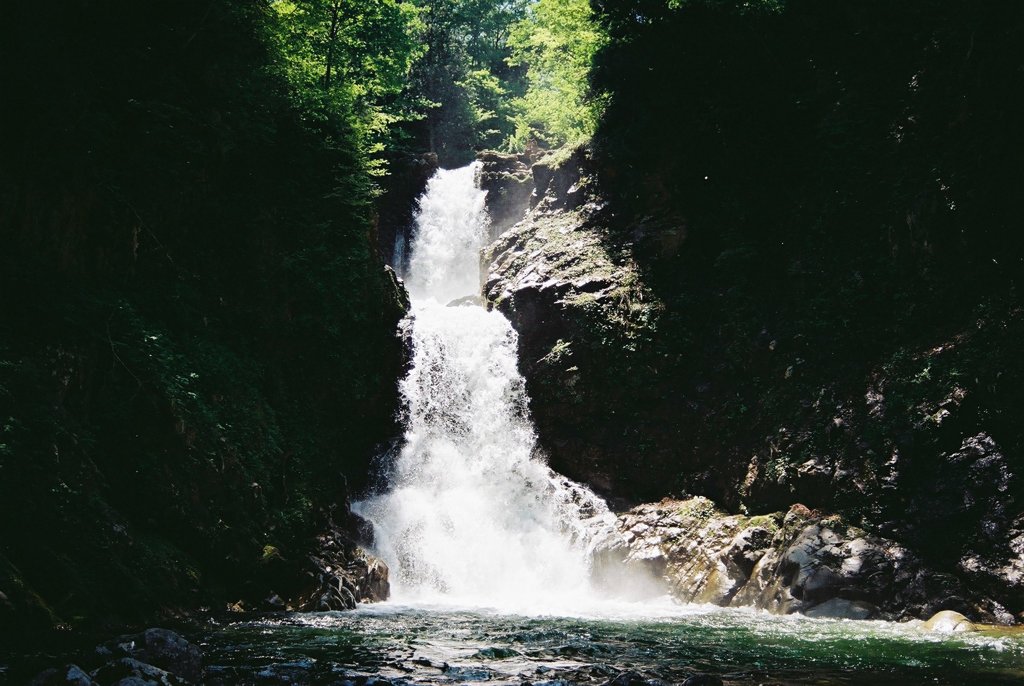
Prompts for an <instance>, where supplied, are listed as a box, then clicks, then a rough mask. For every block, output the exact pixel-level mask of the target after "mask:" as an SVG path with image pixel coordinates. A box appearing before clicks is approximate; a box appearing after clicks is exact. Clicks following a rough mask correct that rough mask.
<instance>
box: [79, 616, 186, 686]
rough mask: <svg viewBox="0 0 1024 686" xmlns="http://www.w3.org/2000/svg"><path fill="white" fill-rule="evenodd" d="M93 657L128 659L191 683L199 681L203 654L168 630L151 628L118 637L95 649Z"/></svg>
mask: <svg viewBox="0 0 1024 686" xmlns="http://www.w3.org/2000/svg"><path fill="white" fill-rule="evenodd" d="M96 654H97V655H98V656H99V657H101V658H103V659H107V660H110V659H111V658H114V659H117V658H129V659H131V660H133V661H134V662H138V663H145V664H147V665H152V666H154V667H157V668H159V669H161V670H163V671H166V672H168V673H170V674H172V675H174V676H175V677H179V678H180V679H184V680H185V681H189V682H193V683H199V682H201V681H202V677H203V653H202V651H201V650H200V649H199V648H198V647H197V646H195V645H193V644H192V643H189V642H188V641H187V640H185V639H184V638H183V637H182V636H180V635H179V634H177V633H175V632H173V631H170V630H168V629H160V628H152V629H146V630H145V631H143V632H142V633H140V634H129V635H125V636H119V637H118V638H115V639H113V640H112V641H108V642H106V643H104V644H102V645H100V646H98V647H97V648H96ZM134 662H133V664H134ZM126 676H128V675H126Z"/></svg>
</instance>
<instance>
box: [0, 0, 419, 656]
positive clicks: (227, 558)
mask: <svg viewBox="0 0 1024 686" xmlns="http://www.w3.org/2000/svg"><path fill="white" fill-rule="evenodd" d="M9 9H10V12H9V16H8V20H5V21H4V22H3V26H2V27H0V31H2V36H0V46H2V48H0V49H2V50H3V52H4V59H3V63H4V64H5V65H7V66H5V67H4V68H3V75H4V80H3V89H4V91H3V92H4V101H5V103H17V106H5V107H4V108H3V112H2V113H0V116H2V118H3V122H2V126H0V246H2V247H0V645H2V646H3V647H4V648H9V647H12V646H13V645H14V644H15V643H16V642H18V641H32V640H33V637H34V636H36V633H37V630H46V629H48V628H50V627H52V626H54V625H60V626H61V627H63V628H67V627H71V628H77V627H82V626H95V625H96V624H97V623H111V624H118V623H120V622H131V621H138V620H142V619H145V618H149V617H152V616H153V615H154V614H157V613H162V612H171V611H175V610H176V609H187V608H193V607H197V606H199V605H204V604H205V605H213V606H214V607H216V606H217V604H219V603H223V602H225V601H232V602H233V601H235V600H238V599H239V598H243V597H253V598H255V599H257V600H261V599H263V598H264V597H265V594H266V593H267V592H269V591H270V590H275V589H274V588H261V587H260V585H259V583H258V582H259V578H258V577H259V570H260V569H261V566H262V564H263V560H264V557H265V552H266V551H267V550H268V549H273V550H277V551H279V554H280V555H281V556H282V557H283V558H285V559H287V560H290V561H294V560H303V559H304V557H305V555H306V554H307V553H308V552H311V551H314V550H316V546H317V542H316V539H315V534H316V533H317V531H318V529H320V528H322V525H323V523H324V522H326V520H327V518H328V516H329V514H330V512H332V511H333V512H334V513H335V515H334V516H335V518H336V520H338V521H341V520H342V517H341V512H342V511H343V510H344V508H345V503H346V498H347V494H348V492H349V491H350V490H355V489H358V488H359V487H360V484H361V482H364V481H365V480H366V478H367V471H368V464H369V459H370V457H371V456H372V455H373V453H374V450H375V444H376V443H377V442H378V441H382V440H384V439H386V438H387V437H388V436H389V435H391V434H392V433H393V432H394V431H395V426H394V418H393V417H394V412H395V409H396V405H397V397H396V396H397V393H396V381H397V378H398V376H399V374H400V372H401V365H402V348H401V343H400V341H399V340H398V338H397V337H396V333H395V332H396V325H397V322H398V320H399V319H400V318H401V317H402V316H403V314H404V308H403V305H402V299H403V296H402V292H401V289H400V288H399V286H398V284H397V283H396V282H395V279H394V277H393V275H392V274H389V273H387V272H386V271H385V269H384V266H383V264H382V263H381V261H380V259H379V257H378V256H377V254H376V249H375V246H374V245H373V243H372V228H373V225H372V221H371V220H372V217H371V207H370V203H369V196H368V192H367V191H368V188H369V185H368V184H369V178H368V176H366V175H365V174H364V169H363V166H362V165H363V162H362V161H361V160H360V158H359V153H358V151H357V150H356V149H355V148H354V146H352V145H350V144H349V143H350V142H351V140H352V138H351V137H350V136H349V137H346V136H348V134H347V133H346V132H344V131H332V132H331V136H332V137H331V138H329V137H328V136H326V135H324V132H322V131H319V130H316V129H315V128H310V124H309V122H308V121H307V120H304V119H303V118H302V117H301V116H300V114H299V113H298V112H296V111H295V109H294V107H293V105H292V101H291V100H290V99H289V94H288V89H287V87H286V85H285V84H284V83H283V81H281V80H280V79H278V78H277V77H276V76H275V73H276V72H274V70H273V69H270V68H269V67H268V64H269V62H270V61H271V57H270V56H268V54H267V52H266V51H267V47H266V44H265V43H264V42H263V41H262V38H261V37H262V36H263V33H262V31H263V30H264V29H265V28H266V27H265V25H264V24H263V22H264V20H265V15H264V14H263V10H262V9H261V8H260V6H258V4H257V5H253V4H246V3H235V4H232V3H212V4H211V3H206V2H185V3H177V4H174V7H173V8H171V7H170V6H169V5H168V7H167V10H168V11H167V12H165V13H161V19H160V20H159V21H155V22H154V21H152V18H153V17H154V16H155V15H156V13H157V10H156V9H155V8H154V7H152V6H146V7H142V6H137V5H134V4H132V3H113V4H111V3H106V4H103V5H102V6H94V5H93V4H91V3H82V2H74V3H68V4H66V5H62V6H61V7H60V8H56V7H50V8H48V7H45V6H42V5H38V4H36V3H24V2H22V3H14V4H13V5H12V6H11V7H10V8H9ZM43 37H45V39H43ZM14 65H18V66H17V69H16V70H14ZM328 140H330V141H332V142H330V143H328V142H327V141H328ZM361 184H362V185H361ZM268 547H269V548H268ZM277 592H278V593H285V592H286V591H285V590H283V589H279V590H278V591H277Z"/></svg>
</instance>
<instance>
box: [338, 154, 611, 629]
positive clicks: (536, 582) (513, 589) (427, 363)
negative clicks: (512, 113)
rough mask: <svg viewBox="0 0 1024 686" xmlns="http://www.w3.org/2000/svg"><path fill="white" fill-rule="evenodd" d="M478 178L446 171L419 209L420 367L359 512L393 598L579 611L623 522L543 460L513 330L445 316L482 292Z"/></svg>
mask: <svg viewBox="0 0 1024 686" xmlns="http://www.w3.org/2000/svg"><path fill="white" fill-rule="evenodd" d="M476 172H477V164H472V165H470V166H468V167H463V168H461V169H455V170H441V171H439V172H438V173H437V174H436V175H435V176H434V177H433V178H432V179H431V180H430V182H429V184H428V186H427V190H426V192H425V194H424V195H423V196H422V198H421V200H420V205H419V212H418V213H417V215H416V227H415V231H414V234H413V237H412V245H411V257H410V260H409V270H408V272H407V274H406V277H407V283H408V286H409V291H410V294H411V296H412V302H413V307H412V313H411V315H410V317H409V318H407V320H406V322H405V323H404V326H405V327H407V333H408V335H409V336H410V337H411V342H412V349H413V358H412V364H411V367H410V370H409V373H408V375H407V376H406V378H405V379H404V380H403V381H402V383H401V386H400V391H401V395H402V399H403V403H404V408H405V409H404V416H403V421H404V427H405V436H404V445H403V446H402V448H401V451H400V453H399V454H398V455H397V457H396V458H395V460H394V462H393V464H392V465H391V466H390V472H389V474H388V475H387V476H388V484H387V491H386V492H384V493H383V494H381V495H378V496H375V497H372V498H370V499H368V500H365V501H363V502H360V503H357V504H356V505H355V506H354V508H355V509H356V511H357V512H359V513H361V514H362V515H363V516H364V517H366V518H367V519H368V520H370V521H371V522H372V523H373V525H374V529H375V540H376V552H377V554H379V555H380V556H381V557H383V558H384V559H385V560H386V561H387V563H388V564H389V566H390V567H391V570H392V582H393V591H394V596H393V597H394V598H395V599H397V600H403V601H410V600H421V601H422V600H433V601H439V602H452V603H458V604H466V605H472V606H478V607H479V606H483V607H495V608H502V609H513V610H516V611H528V610H529V609H530V608H534V609H537V608H545V609H546V610H550V609H551V608H554V607H562V608H569V607H579V606H580V605H585V604H587V603H589V602H590V601H591V600H592V599H593V598H594V597H595V593H594V592H593V591H592V590H591V584H590V561H589V551H588V546H590V545H591V543H592V540H593V538H594V536H593V533H594V532H595V531H599V530H601V529H602V528H604V529H605V530H606V529H607V527H608V525H609V522H610V521H612V520H613V519H614V518H613V516H612V515H611V514H610V513H609V512H608V509H607V506H606V505H605V503H604V501H602V500H601V499H600V498H598V497H597V496H596V495H594V494H593V493H592V492H590V491H589V490H588V489H586V488H585V487H583V486H580V485H578V484H574V483H572V482H571V481H569V480H567V479H564V478H562V477H559V476H558V475H557V474H555V473H554V472H553V471H551V470H550V469H549V468H548V467H547V466H546V465H545V464H544V463H543V462H542V461H540V460H538V459H536V457H535V450H536V437H535V434H534V429H533V424H532V422H531V421H530V418H529V412H528V399H527V395H526V388H525V382H524V380H523V377H522V376H521V375H520V373H519V370H518V356H517V335H516V332H515V330H514V329H512V326H511V325H510V324H509V322H508V320H507V319H505V317H504V316H503V315H502V314H501V313H499V312H497V311H491V312H488V311H487V310H485V309H484V308H482V307H478V306H448V303H449V302H451V301H452V300H454V299H457V298H460V297H463V296H467V295H474V294H477V293H478V292H479V290H480V260H479V252H480V249H481V247H482V244H483V242H484V240H485V239H486V235H487V231H486V229H487V221H488V220H487V213H486V210H485V206H484V199H485V196H486V193H485V192H484V191H481V190H480V189H478V188H477V186H476V182H475V177H476Z"/></svg>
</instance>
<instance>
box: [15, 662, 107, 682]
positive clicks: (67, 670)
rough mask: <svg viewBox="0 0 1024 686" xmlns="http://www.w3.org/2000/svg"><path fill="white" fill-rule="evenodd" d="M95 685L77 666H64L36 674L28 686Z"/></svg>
mask: <svg viewBox="0 0 1024 686" xmlns="http://www.w3.org/2000/svg"><path fill="white" fill-rule="evenodd" d="M95 684H96V682H95V681H93V680H92V677H90V676H89V675H88V674H86V673H85V671H84V670H83V669H82V668H81V667H79V666H78V665H64V666H63V667H61V668H59V669H57V668H51V669H47V670H45V671H43V672H40V673H39V674H37V675H36V676H35V677H33V679H32V681H30V682H29V686H94V685H95Z"/></svg>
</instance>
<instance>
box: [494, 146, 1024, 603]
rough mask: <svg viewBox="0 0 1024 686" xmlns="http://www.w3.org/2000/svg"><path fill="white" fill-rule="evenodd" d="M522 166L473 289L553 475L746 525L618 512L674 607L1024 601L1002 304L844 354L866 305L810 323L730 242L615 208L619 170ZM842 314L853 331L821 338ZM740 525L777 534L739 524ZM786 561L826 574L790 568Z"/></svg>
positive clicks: (1013, 372)
mask: <svg viewBox="0 0 1024 686" xmlns="http://www.w3.org/2000/svg"><path fill="white" fill-rule="evenodd" d="M485 170H486V165H485ZM532 173H533V178H534V184H535V186H536V188H537V191H536V193H535V195H534V197H533V200H532V204H533V207H532V209H530V210H529V212H528V214H527V215H526V217H525V219H524V220H523V221H521V222H519V223H518V224H516V225H514V226H512V227H510V228H509V229H508V230H506V231H505V232H504V233H503V234H502V235H500V236H499V237H498V238H497V239H496V240H495V241H494V242H493V243H492V244H491V245H490V246H489V247H488V248H487V249H486V251H485V253H484V261H485V264H486V265H487V266H488V275H487V278H486V283H485V286H484V293H485V296H486V297H487V299H488V300H489V301H490V302H491V303H492V304H493V306H494V307H497V308H499V309H500V310H502V311H503V312H504V313H506V315H507V316H508V317H509V318H510V320H511V321H512V323H513V325H514V326H515V328H516V329H517V331H518V332H519V334H520V339H519V340H520V342H519V344H520V352H521V357H520V360H521V362H520V364H521V365H522V370H523V373H524V375H525V376H526V379H527V384H528V387H529V392H530V396H531V402H532V405H531V408H532V411H533V415H534V420H535V422H536V424H537V427H538V432H539V436H540V442H541V445H542V447H543V448H544V450H545V451H546V452H547V454H548V455H549V459H550V462H551V464H552V466H553V467H554V468H555V469H556V470H558V471H560V472H562V473H565V474H566V475H568V476H570V477H572V478H574V479H577V480H580V481H583V482H584V483H587V484H589V485H590V486H592V487H593V488H595V489H596V490H598V491H599V492H601V493H602V494H603V495H605V496H607V497H608V498H609V499H610V501H611V502H612V503H613V504H618V505H620V506H622V507H623V508H624V509H625V508H627V507H629V506H630V505H635V504H636V503H640V502H644V501H652V500H658V499H660V498H662V497H663V496H666V495H674V496H686V495H703V496H707V497H709V498H711V499H712V500H713V501H714V502H716V503H720V504H721V505H722V506H723V507H724V508H726V510H727V511H730V512H735V513H741V512H742V513H747V514H746V515H739V514H737V515H733V516H732V519H730V518H729V517H728V516H726V517H724V518H723V517H720V516H715V517H713V518H710V519H708V520H706V521H705V522H704V523H702V524H700V525H699V526H698V525H696V524H695V523H694V520H693V519H692V518H691V519H686V521H685V522H682V523H681V521H676V519H675V517H676V516H675V515H671V516H669V515H668V514H665V512H664V511H663V508H662V509H658V508H655V509H654V510H650V511H648V512H647V514H643V513H642V512H641V513H635V514H634V515H631V516H632V517H633V519H632V520H630V521H634V522H635V523H637V524H639V525H640V528H643V527H645V526H647V527H650V529H651V530H652V531H655V533H652V536H654V537H655V538H658V539H659V542H658V543H657V544H656V545H653V547H652V545H651V544H649V543H648V544H638V545H641V547H643V548H645V549H646V550H647V552H648V553H650V551H651V550H653V549H654V548H657V549H658V550H661V551H662V558H663V559H664V560H665V561H666V562H665V564H666V565H667V566H666V569H668V570H669V571H668V574H669V577H670V578H671V579H673V583H674V584H675V588H676V592H677V594H678V595H679V596H680V597H683V598H687V599H704V600H710V601H711V602H717V603H722V604H730V603H735V604H754V605H758V606H763V607H768V608H771V609H774V610H777V611H795V610H799V611H805V610H806V611H812V610H813V611H817V612H825V611H829V612H839V611H840V610H842V611H843V612H847V611H848V612H850V613H854V614H863V613H865V612H868V610H870V612H868V614H878V615H880V616H900V615H901V614H910V615H915V616H923V615H925V614H929V613H930V612H932V611H934V610H941V609H953V610H958V611H961V612H964V613H965V614H968V615H969V616H974V617H984V618H986V619H989V620H993V619H996V620H999V621H1003V622H1006V621H1012V620H1013V617H1014V616H1015V615H1016V614H1017V613H1020V612H1022V611H1024V585H1022V583H1021V577H1020V573H1021V570H1022V569H1024V556H1022V553H1024V549H1022V548H1021V546H1020V540H1021V533H1020V532H1021V522H1022V521H1024V519H1022V516H1021V513H1022V510H1024V500H1022V497H1021V494H1022V488H1024V482H1022V480H1021V477H1020V476H1019V475H1020V474H1021V472H1022V469H1024V465H1021V464H1020V458H1019V454H1020V439H1021V433H1020V431H1019V428H1014V426H1013V424H1012V423H1011V422H1009V421H1008V420H1009V418H1010V417H1011V416H1013V414H1014V410H1013V408H1014V407H1017V406H1018V405H1017V400H1018V397H1019V392H1018V390H1016V388H1017V387H1015V386H1013V385H1012V384H1013V383H1016V382H1010V381H1009V379H1020V378H1021V377H1022V370H1021V366H1020V364H1019V363H1018V362H1017V359H1016V357H1015V356H1014V355H1013V354H1012V352H1011V351H1012V350H1013V349H1014V343H1013V341H1014V340H1015V339H1016V337H1018V336H1020V335H1022V334H1024V318H1022V316H1021V311H1020V310H1019V309H1018V308H1016V307H1015V306H1013V305H1012V303H1010V304H1008V303H1007V302H1006V301H1001V300H998V299H997V300H995V301H992V303H991V304H990V305H987V306H985V307H984V308H983V309H982V310H979V316H977V317H975V318H971V319H968V320H964V319H960V318H951V319H950V321H949V322H947V324H946V325H945V327H944V330H943V331H942V333H941V334H940V335H937V334H936V333H935V332H934V330H930V331H929V332H927V333H926V334H921V333H920V332H917V331H915V330H913V329H911V328H907V329H899V328H897V329H895V331H896V332H897V334H894V335H896V337H895V338H891V339H889V340H888V342H887V343H886V344H885V345H883V346H880V347H879V346H877V345H876V344H875V343H871V344H870V345H862V344H859V343H858V341H859V340H861V339H860V336H861V335H862V334H859V333H855V334H851V333H849V332H850V331H851V330H854V331H862V330H863V329H861V328H860V327H862V326H867V323H868V322H869V321H870V318H871V317H872V316H873V315H872V309H871V307H872V306H870V305H866V306H865V309H863V310H860V309H858V310H850V309H849V306H848V303H847V302H846V300H845V298H846V295H843V294H842V293H835V294H828V293H822V294H820V295H819V296H818V299H817V300H816V301H815V303H816V304H815V305H814V311H815V314H814V315H813V316H811V315H808V314H807V313H806V311H803V308H804V307H805V306H806V301H803V300H798V301H793V300H791V298H792V297H793V296H792V295H791V294H789V293H787V292H785V291H780V290H779V289H778V285H777V283H776V282H775V281H772V280H769V281H763V282H761V281H755V280H752V279H751V278H749V275H750V274H751V271H750V270H751V269H753V264H754V263H753V262H751V256H750V255H747V254H745V253H744V250H743V248H742V247H736V248H730V247H728V246H727V245H726V246H719V251H718V253H717V255H714V256H713V258H712V259H713V260H714V264H713V265H708V264H706V263H705V264H698V263H696V262H693V260H696V259H697V258H698V257H699V256H701V255H704V254H705V253H706V251H707V250H708V245H707V244H706V241H707V238H706V236H705V235H704V234H702V233H701V232H699V231H697V232H695V230H694V227H691V226H690V225H689V224H688V223H687V222H686V221H685V220H683V219H680V218H679V217H678V216H677V215H672V214H666V213H664V212H662V213H653V214H649V215H647V214H637V213H635V212H632V211H629V212H626V211H621V207H622V203H621V201H609V200H608V197H609V194H608V193H605V192H604V191H603V190H602V188H603V187H604V186H603V185H602V184H614V182H615V181H614V180H615V178H616V174H620V172H618V171H617V170H616V169H615V168H613V167H609V166H607V165H606V164H605V163H604V162H602V161H601V159H600V158H597V159H595V158H594V156H593V155H592V153H590V152H588V151H587V150H585V149H581V150H577V151H575V152H573V153H572V154H571V155H569V156H563V159H561V160H559V161H558V162H557V163H554V164H552V163H546V162H543V161H541V162H539V163H537V164H534V165H533V168H532ZM705 233H706V232H705ZM673 269H674V270H677V271H676V272H672V278H671V279H668V277H667V276H666V274H668V273H670V270H673ZM758 269H760V267H758ZM686 270H691V271H693V272H694V275H695V276H696V275H706V277H707V278H708V279H710V280H704V281H702V280H697V279H696V278H688V276H687V273H686ZM702 278H703V277H702ZM787 278H788V277H787ZM854 278H855V275H854ZM769 284H772V285H771V286H770V287H769ZM670 286H671V287H670ZM801 297H802V296H801ZM908 297H909V296H908ZM755 303H758V306H757V307H754V304H755ZM786 313H788V315H787V314H786ZM843 317H862V318H864V320H863V321H859V322H858V323H856V324H854V323H852V320H850V321H848V324H847V326H848V327H849V328H846V329H844V328H842V325H841V324H836V328H834V329H833V328H825V329H822V328H820V327H822V326H828V327H831V326H832V322H839V321H840V320H842V318H843ZM890 331H893V330H892V329H890ZM872 340H873V339H872ZM812 341H814V342H813V343H812ZM797 504H800V506H801V507H803V508H804V509H805V510H806V509H807V508H810V509H811V510H814V511H816V512H819V513H825V514H815V515H814V516H813V517H811V516H807V517H803V518H802V519H801V522H803V523H801V524H800V526H796V525H795V524H793V525H792V526H790V525H789V524H786V525H785V526H783V520H785V519H786V518H787V517H789V519H790V520H792V517H791V516H789V515H781V514H772V513H778V512H783V513H785V512H787V511H790V509H791V507H792V506H795V505H797ZM652 512H658V513H660V514H657V515H655V514H651V513H652ZM828 513H838V514H837V515H834V516H838V517H839V520H835V521H841V522H843V523H842V524H841V525H836V524H834V523H830V522H831V521H832V520H829V517H830V516H833V515H829V514H828ZM662 515H664V516H665V517H667V518H668V520H672V521H671V523H668V524H666V523H665V521H663V520H659V518H661V517H662ZM752 515H758V516H766V517H768V518H769V520H770V521H771V522H774V523H775V524H773V525H772V526H771V527H768V528H766V529H764V530H763V531H761V530H760V529H758V528H757V527H753V528H751V526H750V520H749V517H750V516H752ZM645 517H654V519H655V520H659V522H652V521H645ZM684 519H685V518H684ZM765 521H768V520H765ZM709 522H715V524H714V526H713V527H712V529H707V528H706V526H705V525H706V524H708V523H709ZM823 522H824V523H823ZM790 523H791V524H792V522H790ZM627 528H628V530H629V531H632V527H627ZM666 530H669V531H670V534H671V535H669V536H668V537H666V535H665V531H666ZM677 530H680V531H682V532H683V533H680V531H677ZM748 530H749V531H751V532H752V533H748V534H745V535H746V536H753V537H754V538H756V539H757V541H754V542H751V543H750V545H752V546H756V545H760V546H762V549H763V550H770V551H774V552H772V553H771V554H770V555H768V556H767V557H764V558H763V559H764V562H763V563H761V562H760V560H761V558H759V559H758V561H756V563H757V564H760V566H759V567H757V569H756V570H755V566H756V564H755V563H754V562H750V561H749V560H748V561H747V562H743V561H742V560H746V559H747V558H745V557H743V556H745V555H747V553H748V552H750V550H747V549H746V548H744V551H743V552H737V551H739V549H740V548H743V547H744V546H747V544H746V543H743V545H740V543H739V542H737V541H735V540H734V539H735V538H736V536H737V535H739V534H740V533H742V532H744V531H748ZM673 532H674V533H673ZM780 532H783V533H780ZM635 533H636V532H634V534H635ZM672 536H675V537H676V540H675V542H674V543H670V542H669V540H670V539H671V538H672ZM641 538H642V537H641ZM761 539H764V540H761ZM734 544H735V545H734ZM666 546H667V547H666ZM736 546H739V547H736ZM794 546H795V547H794ZM747 547H748V548H749V546H747ZM730 551H731V552H730ZM801 551H803V552H801ZM822 551H824V552H822ZM733 553H736V554H737V555H739V557H736V556H735V555H733ZM861 553H863V555H862V554H861ZM645 554H646V553H645ZM794 556H795V557H794ZM801 556H803V557H801ZM734 558H735V559H734ZM796 558H801V559H803V558H806V559H807V560H809V563H808V564H810V568H813V569H819V568H820V569H823V570H828V571H822V572H820V573H818V572H814V573H811V572H809V571H807V570H804V571H803V572H799V571H794V570H797V569H798V568H799V567H800V565H797V566H795V567H794V564H795V562H794V560H795V559H796ZM850 560H855V561H854V562H850ZM857 560H859V561H857ZM741 562H742V564H741ZM869 562H870V564H868V563H869ZM844 565H845V566H844ZM851 565H852V566H851ZM853 567H857V568H858V569H860V568H865V569H866V568H868V567H870V568H871V569H873V570H874V571H875V572H877V574H876V575H875V576H874V577H872V578H874V579H875V581H877V579H878V578H882V577H884V578H886V579H888V581H886V583H885V584H884V585H883V587H875V586H872V584H874V583H875V581H868V578H867V577H866V576H862V575H860V574H859V572H856V573H855V572H854V570H853ZM810 568H809V569H810ZM714 570H718V571H714ZM794 574H795V576H794ZM808 574H810V576H808ZM816 574H817V576H816ZM801 575H802V576H801ZM878 575H881V576H880V577H879V576H878ZM869 576H870V575H869ZM805 577H806V578H805ZM826 581H827V583H826ZM819 582H820V583H819ZM808 584H810V589H811V590H810V591H808V586H807V585H808ZM819 587H820V588H826V589H827V590H822V591H820V593H819V591H818V590H815V589H818V588H819ZM842 589H846V590H845V591H844V590H842ZM832 601H834V602H832ZM825 602H831V603H832V604H831V605H829V606H827V607H825V608H818V609H816V610H815V609H814V608H817V607H818V606H820V605H822V603H825ZM851 603H868V604H870V605H871V607H870V608H869V607H868V606H867V605H863V606H861V605H858V606H857V607H856V608H854V606H853V605H851ZM858 608H859V609H858Z"/></svg>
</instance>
